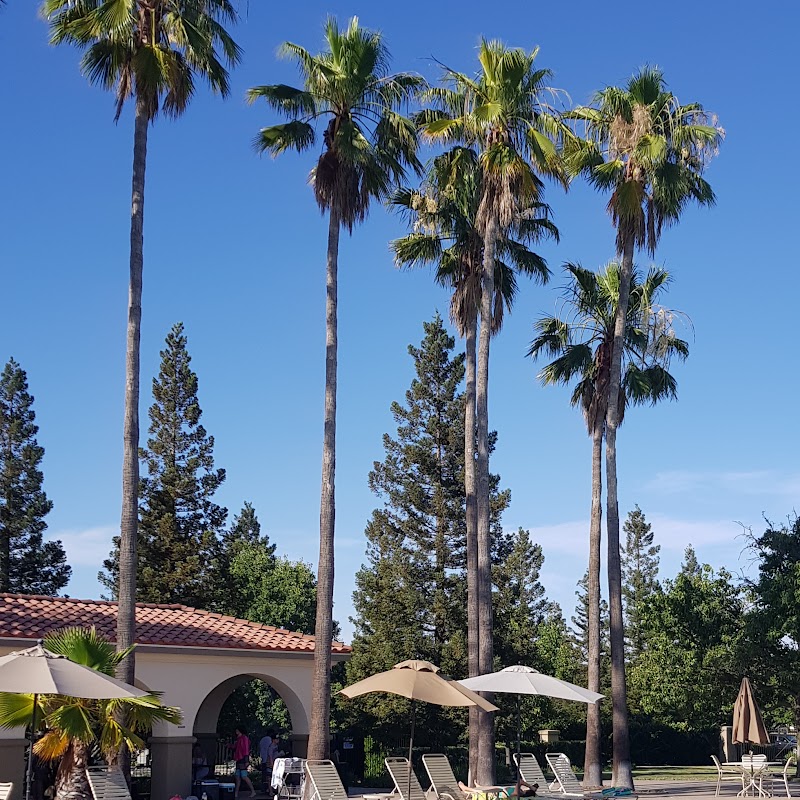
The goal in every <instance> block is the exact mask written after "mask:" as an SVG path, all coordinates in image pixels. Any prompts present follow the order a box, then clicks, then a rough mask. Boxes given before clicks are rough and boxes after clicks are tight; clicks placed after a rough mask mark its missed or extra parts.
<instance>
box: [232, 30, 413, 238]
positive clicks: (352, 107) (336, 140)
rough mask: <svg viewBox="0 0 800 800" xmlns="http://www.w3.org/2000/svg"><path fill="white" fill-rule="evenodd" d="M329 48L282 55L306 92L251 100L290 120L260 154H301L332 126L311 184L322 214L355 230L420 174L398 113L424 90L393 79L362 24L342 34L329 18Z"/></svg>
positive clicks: (283, 88) (272, 89) (267, 89)
mask: <svg viewBox="0 0 800 800" xmlns="http://www.w3.org/2000/svg"><path fill="white" fill-rule="evenodd" d="M325 40H326V43H327V46H328V49H327V50H326V51H324V52H322V53H319V54H317V55H312V54H311V53H309V52H308V50H306V49H305V48H303V47H300V46H299V45H297V44H292V43H291V42H286V43H284V45H283V46H282V48H281V53H282V55H284V56H286V57H289V58H293V59H294V60H295V61H296V62H297V65H298V67H299V69H300V72H301V75H302V77H303V88H302V89H298V88H294V87H292V86H287V85H286V84H277V85H270V86H255V87H253V88H252V89H250V90H249V91H248V93H247V97H248V100H249V101H250V102H254V101H255V100H257V99H259V98H263V99H264V100H266V101H267V103H268V104H269V105H270V106H271V107H272V108H274V109H275V110H276V111H278V112H279V113H281V114H283V115H284V116H286V117H288V118H289V122H286V123H283V124H281V125H272V126H270V127H267V128H263V129H262V130H261V131H260V132H259V134H258V136H257V137H256V139H255V142H254V144H255V147H256V149H257V150H259V151H261V152H270V153H272V154H273V155H278V154H280V153H282V152H284V151H285V150H289V149H293V150H297V151H298V152H302V151H303V150H306V149H308V148H309V147H311V146H313V145H314V143H315V141H316V129H315V125H316V123H317V122H318V121H319V120H322V119H327V120H328V122H327V125H326V127H325V130H324V133H323V143H324V149H323V152H322V155H321V156H320V157H319V160H318V161H317V165H316V167H315V168H314V170H313V171H312V173H311V182H312V184H313V187H314V194H315V196H316V199H317V202H318V204H319V206H320V208H321V209H322V210H323V211H324V210H333V211H334V212H335V213H336V214H337V216H338V217H339V219H340V220H341V222H342V223H343V224H344V225H346V226H347V228H348V229H349V230H352V228H353V225H354V224H356V223H357V222H360V221H362V220H363V219H364V218H365V217H366V215H367V212H368V210H369V203H370V201H371V200H372V199H383V198H385V197H387V196H388V194H389V192H390V191H391V189H392V187H393V186H395V185H397V184H399V183H402V182H403V181H404V179H405V177H406V172H407V169H408V168H409V167H410V168H411V169H413V170H414V171H416V172H419V171H421V165H420V162H419V160H418V159H417V156H416V150H417V133H416V129H415V127H414V124H413V123H412V122H411V120H409V119H408V118H407V117H405V116H403V115H402V114H401V113H399V110H398V109H400V108H401V107H402V106H403V105H404V104H405V103H407V102H408V101H409V100H410V99H412V98H413V97H414V96H415V94H416V93H417V92H418V91H419V90H420V89H422V88H423V87H424V85H425V82H424V81H423V79H422V78H421V77H419V76H417V75H413V74H410V73H397V74H394V75H391V74H389V52H388V50H387V47H386V44H385V42H384V40H383V37H382V35H381V34H380V33H377V32H373V31H368V30H366V29H364V28H362V27H360V26H359V24H358V18H357V17H353V19H351V20H350V23H349V25H348V26H347V28H346V29H345V30H344V31H341V30H340V29H339V26H338V23H337V22H336V20H335V19H334V18H332V17H331V18H329V19H328V21H327V22H326V25H325Z"/></svg>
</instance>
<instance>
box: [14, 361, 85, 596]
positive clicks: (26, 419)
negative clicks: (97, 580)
mask: <svg viewBox="0 0 800 800" xmlns="http://www.w3.org/2000/svg"><path fill="white" fill-rule="evenodd" d="M38 432H39V427H38V426H37V425H36V414H35V413H34V410H33V397H32V396H31V395H30V394H29V393H28V377H27V375H26V374H25V371H24V370H23V369H22V367H20V365H19V364H18V363H17V362H16V361H15V360H14V359H13V358H11V359H9V361H8V363H7V364H6V366H5V369H4V370H3V373H2V375H0V591H2V592H14V593H24V594H47V595H50V594H56V593H57V592H58V591H59V590H61V589H63V588H64V587H65V586H66V585H67V583H68V582H69V578H70V575H71V573H72V570H71V569H70V567H69V566H68V565H67V556H66V553H65V552H64V548H63V546H62V544H61V542H59V541H51V542H45V541H44V532H45V531H46V530H47V523H46V522H45V521H44V520H45V517H46V516H47V515H48V514H49V513H50V510H51V509H52V508H53V504H52V503H51V502H50V500H48V499H47V495H46V494H45V493H44V490H43V489H42V482H43V480H44V476H43V474H42V470H41V464H42V459H43V458H44V448H43V447H41V446H40V445H39V443H38V442H37V440H36V434H37V433H38Z"/></svg>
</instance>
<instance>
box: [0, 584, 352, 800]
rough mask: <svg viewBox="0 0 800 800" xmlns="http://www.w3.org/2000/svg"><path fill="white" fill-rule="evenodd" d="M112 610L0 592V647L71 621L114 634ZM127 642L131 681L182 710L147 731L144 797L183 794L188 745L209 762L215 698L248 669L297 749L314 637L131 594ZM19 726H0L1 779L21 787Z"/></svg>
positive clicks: (7, 648)
mask: <svg viewBox="0 0 800 800" xmlns="http://www.w3.org/2000/svg"><path fill="white" fill-rule="evenodd" d="M116 617H117V604H116V603H113V602H108V601H102V600H78V599H74V598H67V597H43V596H39V595H17V594H2V593H0V655H5V654H6V653H10V652H12V651H14V650H21V649H23V648H25V647H27V646H30V645H31V644H32V643H35V641H36V640H37V639H41V638H43V637H44V636H46V635H47V634H48V633H51V632H53V631H55V630H59V629H61V628H67V627H75V626H81V627H89V626H92V625H93V626H95V627H96V628H97V629H98V631H99V632H100V633H102V635H103V636H104V637H105V638H107V639H109V640H110V641H114V638H115V635H116ZM136 641H137V646H136V684H137V686H140V687H141V688H145V689H150V690H153V691H160V692H162V693H163V701H164V702H165V703H166V704H167V705H170V706H177V707H178V708H180V709H181V710H182V712H183V722H182V724H181V725H171V724H167V723H159V725H158V726H157V727H156V728H154V730H153V735H152V737H151V740H150V751H151V756H152V787H151V791H152V794H151V798H152V800H168V798H170V797H172V796H174V795H176V794H178V795H180V796H182V797H185V796H187V795H188V794H190V793H191V785H190V784H191V752H192V745H193V744H194V743H195V742H198V743H200V745H201V746H202V747H203V749H204V751H205V753H206V756H207V758H208V759H209V763H210V764H213V761H214V757H215V755H216V750H217V747H216V743H217V720H218V717H219V712H220V710H221V708H222V705H223V703H224V702H225V700H226V699H227V698H228V697H229V696H230V694H231V693H232V692H233V691H234V690H235V689H236V688H238V687H239V686H241V685H242V684H244V683H247V682H248V681H251V680H253V679H254V678H257V679H260V680H263V681H264V682H266V683H268V684H269V685H270V686H271V687H272V688H273V689H274V690H275V691H276V692H277V693H278V694H279V695H280V696H281V698H282V699H283V701H284V702H285V703H286V706H287V708H288V710H289V714H290V717H291V722H292V733H291V738H292V741H293V745H294V752H295V755H304V753H305V747H306V744H307V742H308V733H309V724H310V716H311V684H312V674H313V662H314V644H315V642H314V637H313V636H309V635H307V634H303V633H298V632H295V631H289V630H285V629H283V628H276V627H273V626H271V625H261V624H259V623H255V622H249V621H248V620H243V619H237V618H235V617H229V616H225V615H223V614H216V613H212V612H209V611H202V610H200V609H196V608H189V607H187V606H182V605H158V604H154V603H138V604H137V606H136ZM349 653H350V647H349V646H348V645H346V644H343V643H342V642H333V645H332V648H331V659H332V661H333V662H334V663H336V662H340V661H343V660H345V659H347V657H348V656H349ZM0 691H2V685H1V684H0ZM23 734H24V732H22V731H19V730H11V731H9V730H0V782H4V781H14V782H15V784H16V785H17V786H20V787H21V786H22V783H21V781H22V768H23V763H24V757H23V756H24V746H25V745H24V735H23Z"/></svg>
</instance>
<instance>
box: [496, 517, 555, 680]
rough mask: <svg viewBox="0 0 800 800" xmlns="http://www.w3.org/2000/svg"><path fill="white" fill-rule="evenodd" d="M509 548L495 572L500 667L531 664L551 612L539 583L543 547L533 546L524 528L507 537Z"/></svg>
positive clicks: (497, 643)
mask: <svg viewBox="0 0 800 800" xmlns="http://www.w3.org/2000/svg"><path fill="white" fill-rule="evenodd" d="M507 548H508V552H507V554H504V556H505V557H504V558H503V559H502V561H500V562H499V563H498V564H496V566H495V568H494V576H493V582H494V584H495V586H496V587H497V588H496V589H495V592H494V618H495V647H494V651H495V655H497V656H498V657H499V659H500V663H501V664H507V665H510V664H529V662H530V661H531V659H532V657H533V654H534V651H535V647H536V640H537V637H538V634H539V632H540V630H541V628H542V626H543V624H544V622H545V620H546V618H547V615H548V612H550V611H551V605H550V603H548V602H547V600H546V599H545V590H544V586H542V584H541V582H540V581H539V574H540V572H541V569H542V565H543V564H544V555H543V553H542V546H541V545H540V544H535V543H534V542H532V541H531V535H530V532H529V531H526V530H525V529H523V528H520V529H519V530H518V531H517V532H516V533H515V534H513V535H511V536H509V537H508V541H507ZM530 665H531V666H539V665H538V664H530Z"/></svg>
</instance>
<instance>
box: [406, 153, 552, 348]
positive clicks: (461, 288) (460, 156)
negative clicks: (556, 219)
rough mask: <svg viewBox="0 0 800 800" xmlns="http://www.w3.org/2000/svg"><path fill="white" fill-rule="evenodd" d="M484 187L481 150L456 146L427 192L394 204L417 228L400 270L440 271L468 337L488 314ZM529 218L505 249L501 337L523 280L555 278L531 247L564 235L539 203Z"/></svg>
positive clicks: (497, 307)
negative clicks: (427, 267)
mask: <svg viewBox="0 0 800 800" xmlns="http://www.w3.org/2000/svg"><path fill="white" fill-rule="evenodd" d="M481 183H482V171H481V169H480V165H479V159H478V156H477V154H476V152H475V150H473V149H472V148H468V147H462V146H456V147H453V148H452V149H450V150H448V151H446V152H445V153H443V154H442V155H439V156H437V157H436V158H434V159H433V161H432V162H431V165H430V169H429V171H428V175H427V178H426V180H425V182H424V183H423V185H422V187H421V188H420V189H418V190H412V189H399V190H397V191H396V192H395V193H394V194H393V195H392V197H391V203H392V204H394V205H395V206H397V207H398V208H400V209H402V210H403V211H404V212H406V213H407V214H408V215H409V217H410V221H411V223H412V225H413V231H412V232H411V233H409V234H408V235H407V236H404V237H402V238H400V239H395V240H394V241H393V242H392V243H391V248H392V251H393V252H394V255H395V260H396V262H397V263H398V265H400V266H409V267H413V266H417V265H421V264H435V265H436V282H437V283H439V284H440V285H442V286H448V287H450V288H452V289H453V294H452V297H451V302H450V316H451V318H452V319H453V321H454V323H455V324H456V325H457V327H458V329H459V333H460V334H461V335H462V336H463V335H464V334H465V331H466V328H467V326H468V325H469V324H470V323H471V322H472V321H474V319H475V316H476V314H477V310H478V308H479V306H480V296H481V269H482V265H483V244H484V243H483V236H482V235H481V234H480V232H479V231H478V226H477V215H478V205H479V202H480V197H481ZM528 211H529V213H528V214H526V215H524V216H520V217H517V218H516V219H515V221H514V224H513V225H512V226H511V229H510V230H509V231H508V232H507V233H506V234H505V235H503V236H501V238H500V240H499V241H498V243H497V253H498V256H499V258H498V259H497V260H496V261H495V299H494V304H493V314H492V330H493V332H495V333H496V332H497V331H499V330H500V328H501V327H502V324H503V312H504V310H505V309H508V310H510V309H511V306H512V305H513V302H514V298H515V296H516V294H517V280H516V273H519V274H523V275H527V276H529V277H532V278H534V279H536V280H537V281H539V282H541V283H546V282H547V280H548V279H549V277H550V270H549V268H548V267H547V263H546V262H545V260H544V259H543V258H542V257H541V256H540V255H538V254H537V253H535V252H533V251H532V250H530V249H528V246H527V245H528V244H529V243H531V242H534V241H537V240H539V239H541V238H544V237H546V236H552V237H553V238H555V239H556V240H557V239H558V229H557V228H556V227H555V225H554V224H553V223H552V222H551V220H550V218H549V217H550V209H549V208H548V207H547V206H546V205H545V204H544V203H535V204H533V206H532V207H531V208H530V209H528Z"/></svg>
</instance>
